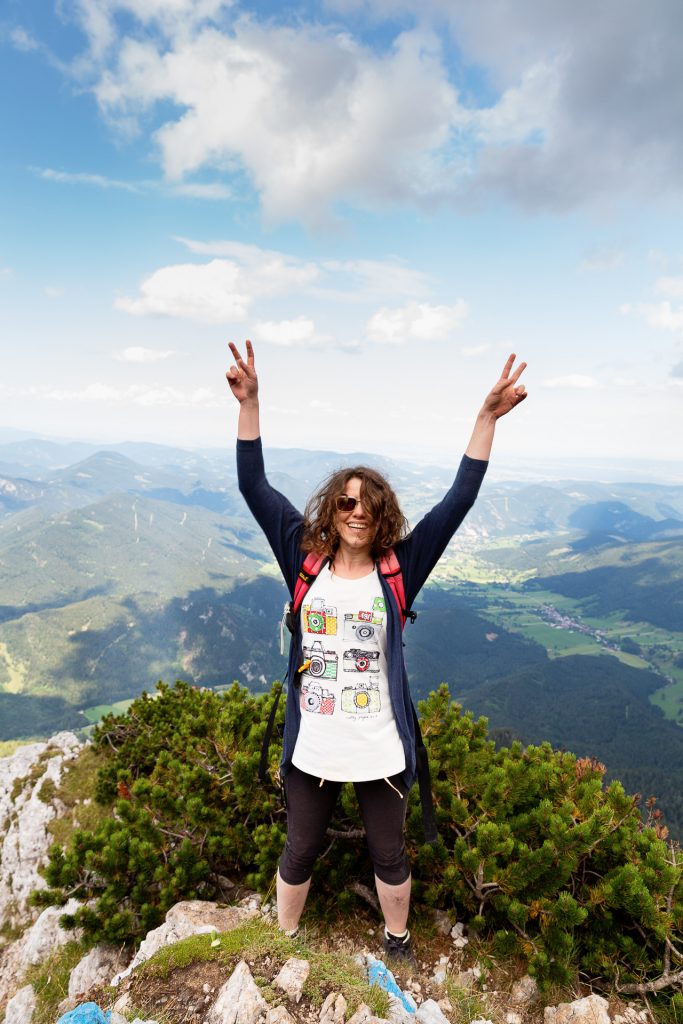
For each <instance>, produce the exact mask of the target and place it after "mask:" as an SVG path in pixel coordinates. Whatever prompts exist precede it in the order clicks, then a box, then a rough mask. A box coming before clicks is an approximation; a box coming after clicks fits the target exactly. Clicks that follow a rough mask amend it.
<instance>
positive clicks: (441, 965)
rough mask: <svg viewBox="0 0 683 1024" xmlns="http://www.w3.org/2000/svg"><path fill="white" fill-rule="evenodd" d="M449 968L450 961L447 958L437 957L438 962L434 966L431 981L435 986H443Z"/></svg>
mask: <svg viewBox="0 0 683 1024" xmlns="http://www.w3.org/2000/svg"><path fill="white" fill-rule="evenodd" d="M450 966H451V961H450V959H449V958H448V957H447V956H440V957H439V962H438V964H437V965H436V967H435V968H434V973H433V974H432V981H433V982H434V983H435V984H436V985H443V984H444V982H445V981H446V978H447V976H448V971H449V969H450Z"/></svg>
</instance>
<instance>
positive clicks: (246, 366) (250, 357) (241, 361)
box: [228, 341, 254, 376]
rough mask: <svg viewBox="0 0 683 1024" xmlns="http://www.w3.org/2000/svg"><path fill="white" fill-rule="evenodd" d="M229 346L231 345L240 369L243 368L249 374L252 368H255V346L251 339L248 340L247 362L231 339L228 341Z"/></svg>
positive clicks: (233, 355)
mask: <svg viewBox="0 0 683 1024" xmlns="http://www.w3.org/2000/svg"><path fill="white" fill-rule="evenodd" d="M228 346H229V347H230V351H231V352H232V357H233V359H234V360H235V362H236V363H237V365H238V366H239V368H240V370H242V371H243V372H244V373H246V374H247V375H248V376H249V370H252V371H253V370H254V346H253V345H252V343H251V342H250V341H247V342H246V346H247V362H246V363H245V361H244V359H242V356H241V355H240V351H239V349H238V348H237V345H235V344H233V342H232V341H229V342H228Z"/></svg>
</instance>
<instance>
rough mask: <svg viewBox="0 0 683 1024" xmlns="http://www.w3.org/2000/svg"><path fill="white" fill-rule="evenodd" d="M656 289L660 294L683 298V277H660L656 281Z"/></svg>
mask: <svg viewBox="0 0 683 1024" xmlns="http://www.w3.org/2000/svg"><path fill="white" fill-rule="evenodd" d="M655 291H656V292H657V293H658V294H659V295H672V296H673V297H674V298H683V277H660V278H659V280H658V281H655Z"/></svg>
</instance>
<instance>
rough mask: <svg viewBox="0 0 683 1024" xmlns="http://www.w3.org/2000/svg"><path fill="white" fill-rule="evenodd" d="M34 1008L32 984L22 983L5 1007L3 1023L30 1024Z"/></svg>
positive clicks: (34, 998) (34, 1000) (34, 999)
mask: <svg viewBox="0 0 683 1024" xmlns="http://www.w3.org/2000/svg"><path fill="white" fill-rule="evenodd" d="M35 1008H36V994H35V992H34V991H33V985H24V987H23V988H20V989H19V991H18V992H17V993H16V995H14V996H12V998H11V999H10V1001H9V1002H8V1004H7V1006H6V1007H5V1024H30V1022H31V1019H32V1017H33V1012H34V1010H35Z"/></svg>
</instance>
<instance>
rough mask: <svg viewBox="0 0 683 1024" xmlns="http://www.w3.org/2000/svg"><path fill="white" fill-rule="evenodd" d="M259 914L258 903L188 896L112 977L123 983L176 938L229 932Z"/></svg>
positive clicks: (149, 934)
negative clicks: (225, 904) (221, 904)
mask: <svg viewBox="0 0 683 1024" xmlns="http://www.w3.org/2000/svg"><path fill="white" fill-rule="evenodd" d="M258 914H259V912H258V910H257V909H256V908H255V907H248V906H247V907H219V906H218V904H217V903H210V902H209V901H208V900H207V901H206V902H205V901H203V900H185V901H183V902H182V903H176V904H175V906H173V907H171V909H170V910H169V912H168V913H167V914H166V920H165V921H164V923H163V924H161V925H159V927H158V928H154V929H153V930H152V931H151V932H148V933H147V935H146V936H145V938H144V939H143V941H142V943H141V945H140V948H139V950H138V951H137V953H136V954H135V956H134V958H133V960H132V961H131V963H130V964H129V965H128V967H127V968H126V969H125V970H124V971H121V972H120V973H119V974H117V975H116V976H115V977H114V978H112V981H111V984H112V985H118V984H120V982H121V981H123V979H124V978H127V977H128V976H129V975H130V974H131V973H132V972H133V971H134V970H135V968H136V967H138V966H139V965H140V964H141V963H144V961H145V960H149V958H150V957H151V956H153V954H154V953H156V951H157V950H158V949H161V948H162V946H171V945H173V943H174V942H180V940H181V939H187V938H189V937H190V935H202V934H206V933H210V932H229V931H232V929H233V928H236V927H237V926H238V925H239V924H241V923H242V921H247V920H248V919H249V918H250V917H258Z"/></svg>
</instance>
